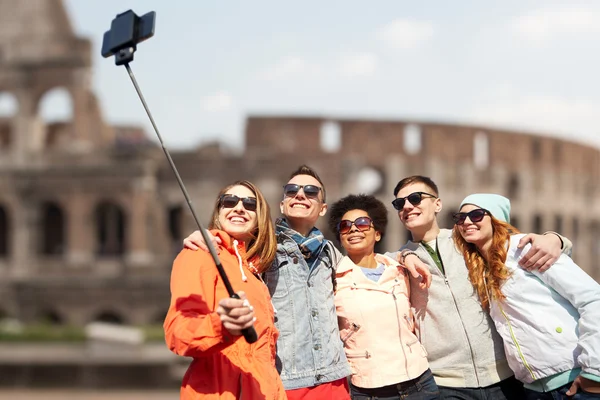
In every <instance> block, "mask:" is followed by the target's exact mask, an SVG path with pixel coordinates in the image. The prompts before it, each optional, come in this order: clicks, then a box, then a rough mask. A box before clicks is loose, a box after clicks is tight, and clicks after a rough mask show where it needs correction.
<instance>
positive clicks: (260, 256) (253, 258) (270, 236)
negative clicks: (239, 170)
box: [209, 180, 277, 273]
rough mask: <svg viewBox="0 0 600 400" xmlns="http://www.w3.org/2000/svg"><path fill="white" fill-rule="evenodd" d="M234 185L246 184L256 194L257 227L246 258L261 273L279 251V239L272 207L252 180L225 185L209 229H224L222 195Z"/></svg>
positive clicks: (218, 197) (220, 193)
mask: <svg viewBox="0 0 600 400" xmlns="http://www.w3.org/2000/svg"><path fill="white" fill-rule="evenodd" d="M234 186H244V187H245V188H247V189H249V190H250V191H251V192H252V193H253V194H254V196H256V220H257V226H256V229H255V230H254V231H253V232H252V239H251V240H250V242H249V243H248V248H247V249H246V258H247V260H248V262H252V264H253V265H254V266H255V267H256V269H257V270H258V272H259V273H262V272H264V271H266V270H267V269H268V268H269V267H270V266H271V263H272V262H273V260H274V259H275V253H276V252H277V239H276V238H275V228H274V227H273V221H272V220H271V209H270V208H269V203H267V201H266V200H265V197H264V196H263V194H262V193H261V192H260V190H259V189H258V187H256V186H255V185H254V184H253V183H252V182H249V181H246V180H242V181H236V182H234V183H232V184H231V185H228V186H226V187H224V188H223V189H222V190H221V191H220V192H219V195H218V196H217V200H216V201H215V206H214V209H213V214H212V218H211V222H210V225H209V229H222V227H221V223H220V222H219V210H220V209H221V195H223V194H225V193H227V191H228V190H229V189H231V188H232V187H234Z"/></svg>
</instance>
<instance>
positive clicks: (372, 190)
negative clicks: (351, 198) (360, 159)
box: [355, 166, 386, 195]
mask: <svg viewBox="0 0 600 400" xmlns="http://www.w3.org/2000/svg"><path fill="white" fill-rule="evenodd" d="M385 178H386V176H385V173H384V172H383V171H382V170H381V169H380V168H377V167H373V166H364V167H362V168H360V169H359V170H358V172H357V173H356V175H355V188H356V192H358V193H365V194H371V195H383V194H384V191H385V187H386V179H385Z"/></svg>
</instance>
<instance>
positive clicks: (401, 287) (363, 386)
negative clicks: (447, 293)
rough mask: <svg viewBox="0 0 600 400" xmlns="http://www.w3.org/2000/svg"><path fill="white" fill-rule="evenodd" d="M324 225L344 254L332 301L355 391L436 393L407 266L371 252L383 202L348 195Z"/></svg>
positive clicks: (424, 398) (389, 395) (412, 396)
mask: <svg viewBox="0 0 600 400" xmlns="http://www.w3.org/2000/svg"><path fill="white" fill-rule="evenodd" d="M329 226H330V228H331V230H332V231H333V232H335V234H336V236H337V239H338V240H339V241H340V243H341V244H342V246H343V247H344V249H345V250H346V253H347V254H348V256H347V257H344V258H342V260H341V261H340V262H339V263H338V265H337V269H336V286H337V288H336V292H335V306H336V312H337V316H338V323H339V327H340V335H341V338H342V342H344V350H345V352H346V357H347V358H348V362H349V363H350V367H351V369H352V376H351V379H350V395H351V397H352V399H353V400H363V399H373V398H377V399H386V400H400V399H406V400H433V399H438V398H439V390H438V388H437V385H436V383H435V381H434V379H433V375H432V373H431V371H430V370H429V364H428V362H427V354H426V352H425V349H424V348H423V346H421V343H420V342H419V339H418V338H417V335H416V332H415V327H414V320H413V314H412V311H411V309H410V300H409V298H410V292H409V290H410V287H409V282H408V276H407V272H406V271H405V269H404V268H403V267H402V266H401V265H400V264H399V263H398V262H397V261H396V260H394V259H392V258H390V257H387V256H385V255H382V254H376V253H375V245H376V244H377V242H379V240H381V238H382V237H383V235H384V234H385V229H386V226H387V209H386V208H385V205H384V204H383V203H382V202H381V201H379V200H377V199H376V198H375V197H373V196H367V195H363V194H361V195H349V196H346V197H344V198H342V199H340V200H339V201H338V202H336V203H334V204H333V205H332V206H331V208H330V217H329ZM403 256H407V254H406V253H405V254H404V255H403ZM424 272H425V271H424ZM429 279H430V278H429V277H425V279H424V281H423V285H427V281H429Z"/></svg>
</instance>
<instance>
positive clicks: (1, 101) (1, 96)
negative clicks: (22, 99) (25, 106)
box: [0, 91, 19, 149]
mask: <svg viewBox="0 0 600 400" xmlns="http://www.w3.org/2000/svg"><path fill="white" fill-rule="evenodd" d="M18 113H19V99H18V98H17V96H15V95H14V94H12V93H11V92H8V91H0V149H6V148H9V147H10V146H11V144H12V142H13V118H14V117H15V116H16V115H17V114H18Z"/></svg>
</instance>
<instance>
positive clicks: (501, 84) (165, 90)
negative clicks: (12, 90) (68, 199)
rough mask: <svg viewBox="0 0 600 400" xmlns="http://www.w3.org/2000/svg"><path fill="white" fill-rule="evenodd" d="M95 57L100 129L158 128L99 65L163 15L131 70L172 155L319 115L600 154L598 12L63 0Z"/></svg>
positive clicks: (500, 4)
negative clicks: (542, 142)
mask: <svg viewBox="0 0 600 400" xmlns="http://www.w3.org/2000/svg"><path fill="white" fill-rule="evenodd" d="M65 4H66V6H67V11H68V12H69V15H70V16H71V19H72V23H73V27H74V29H75V31H76V33H77V34H78V35H81V36H85V37H88V38H90V39H91V40H92V41H93V45H94V75H93V85H94V88H95V91H96V94H97V95H98V97H99V99H100V102H101V107H102V109H103V111H104V115H105V117H106V119H107V120H108V121H109V122H111V123H115V124H140V125H143V126H144V127H146V128H147V130H148V133H149V134H150V135H152V136H153V135H154V134H153V132H152V131H151V130H150V125H149V123H148V121H147V118H146V115H145V113H144V111H143V109H142V107H141V104H140V102H139V100H138V99H137V97H136V94H135V91H134V89H133V87H132V85H131V82H130V81H129V77H128V76H127V73H126V71H125V69H124V68H123V67H117V66H115V65H114V60H112V59H104V58H102V57H101V56H100V47H101V41H102V37H103V33H104V32H105V31H106V30H108V29H109V27H110V23H111V21H112V19H113V18H114V17H115V16H116V15H117V14H118V13H121V12H123V11H126V10H127V9H133V10H134V11H135V12H136V13H137V14H138V15H142V14H144V13H146V12H149V11H156V13H157V19H156V31H155V36H154V37H153V38H151V39H150V40H148V41H146V42H144V43H141V44H140V45H139V47H138V51H137V52H136V54H135V61H134V62H133V63H132V64H131V66H132V69H133V71H134V73H135V75H136V77H137V80H138V82H139V84H140V86H141V88H142V91H143V92H144V95H145V97H146V100H147V102H148V104H149V106H150V108H151V110H152V111H153V114H154V117H155V120H156V122H157V124H158V126H159V128H160V130H161V134H162V136H163V138H164V140H165V142H166V144H167V146H169V147H173V148H178V149H192V148H194V147H196V146H198V145H202V144H203V143H207V142H211V141H215V140H219V141H221V142H223V143H225V144H227V145H228V146H230V147H233V148H242V146H243V131H244V122H245V118H246V117H247V116H248V115H252V114H261V115H315V116H323V117H327V118H348V117H352V118H374V119H391V120H407V119H408V120H423V121H430V122H447V123H464V124H477V125H483V126H491V127H501V128H506V129H521V130H527V131H531V132H535V133H540V134H545V135H553V136H558V137H562V138H567V139H569V140H575V141H578V142H583V143H588V144H593V145H595V146H597V147H599V148H600V135H599V134H598V133H599V132H600V125H599V124H598V122H597V120H598V116H599V115H600V113H599V112H598V110H600V79H597V75H598V72H599V71H600V52H599V51H598V50H597V48H598V43H599V39H600V2H597V1H587V2H582V1H552V0H547V1H533V0H503V1H489V0H487V1H481V0H479V1H467V0H456V1H452V2H447V1H437V2H417V1H414V0H413V1H403V0H381V1H377V2H366V1H354V0H344V1H338V0H331V1H314V0H305V1H302V2H294V3H292V2H281V1H266V0H255V1H252V2H249V1H239V0H231V1H209V0H204V1H198V0H171V1H165V0H160V1H159V0H86V1H82V0H65Z"/></svg>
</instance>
